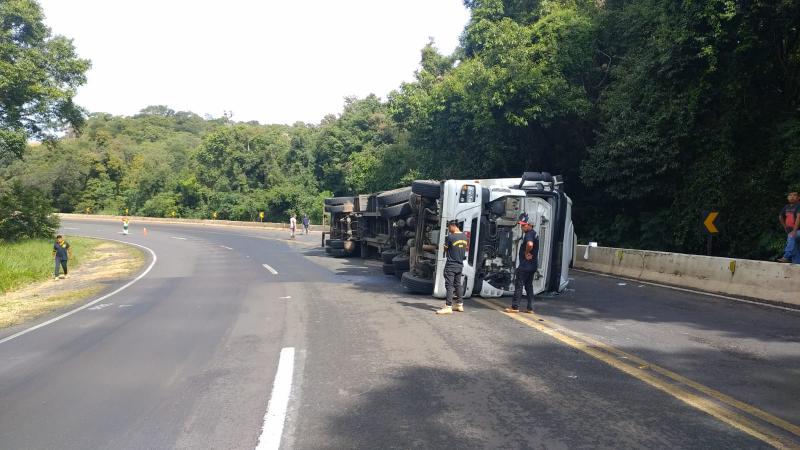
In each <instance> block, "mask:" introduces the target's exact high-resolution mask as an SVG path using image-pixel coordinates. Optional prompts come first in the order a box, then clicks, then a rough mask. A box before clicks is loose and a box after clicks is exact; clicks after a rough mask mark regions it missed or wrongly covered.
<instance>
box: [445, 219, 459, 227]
mask: <svg viewBox="0 0 800 450" xmlns="http://www.w3.org/2000/svg"><path fill="white" fill-rule="evenodd" d="M450 225H455V226H458V221H457V220H448V221H447V226H448V227H449V226H450Z"/></svg>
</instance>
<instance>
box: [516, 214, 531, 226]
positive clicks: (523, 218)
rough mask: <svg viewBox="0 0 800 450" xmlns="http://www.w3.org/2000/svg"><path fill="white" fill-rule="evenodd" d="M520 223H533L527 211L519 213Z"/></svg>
mask: <svg viewBox="0 0 800 450" xmlns="http://www.w3.org/2000/svg"><path fill="white" fill-rule="evenodd" d="M517 223H518V224H520V225H532V224H531V219H530V218H529V217H528V214H527V213H522V214H520V215H519V221H518V222H517Z"/></svg>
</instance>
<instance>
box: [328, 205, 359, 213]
mask: <svg viewBox="0 0 800 450" xmlns="http://www.w3.org/2000/svg"><path fill="white" fill-rule="evenodd" d="M353 209H355V208H354V207H353V204H352V203H345V204H342V205H328V206H325V212H329V213H349V212H353Z"/></svg>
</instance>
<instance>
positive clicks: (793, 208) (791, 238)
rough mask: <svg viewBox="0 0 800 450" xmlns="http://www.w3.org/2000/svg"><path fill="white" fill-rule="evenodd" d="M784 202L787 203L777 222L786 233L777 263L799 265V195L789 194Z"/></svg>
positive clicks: (795, 193)
mask: <svg viewBox="0 0 800 450" xmlns="http://www.w3.org/2000/svg"><path fill="white" fill-rule="evenodd" d="M786 200H787V201H788V202H789V203H788V204H787V205H786V206H784V207H783V209H782V210H781V213H780V215H779V216H778V221H780V223H781V226H782V227H783V230H784V231H785V232H786V247H785V248H784V249H783V256H782V257H781V258H778V262H782V263H793V264H800V244H798V242H797V241H798V235H797V228H798V226H800V194H798V193H797V192H789V194H788V195H787V196H786Z"/></svg>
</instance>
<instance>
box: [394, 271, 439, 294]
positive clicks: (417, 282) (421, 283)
mask: <svg viewBox="0 0 800 450" xmlns="http://www.w3.org/2000/svg"><path fill="white" fill-rule="evenodd" d="M400 281H401V283H402V284H403V287H404V288H405V289H406V290H407V291H408V292H410V293H412V294H427V295H430V294H433V280H429V279H427V278H420V277H417V276H414V274H413V273H411V272H406V273H404V274H403V277H402V278H401V279H400Z"/></svg>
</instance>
